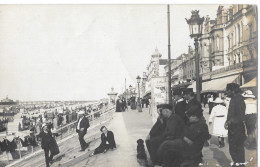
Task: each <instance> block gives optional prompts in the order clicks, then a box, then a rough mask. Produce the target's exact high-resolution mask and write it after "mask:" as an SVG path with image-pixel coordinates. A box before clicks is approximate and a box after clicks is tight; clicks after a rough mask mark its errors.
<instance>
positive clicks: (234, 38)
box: [233, 26, 237, 45]
mask: <svg viewBox="0 0 260 167" xmlns="http://www.w3.org/2000/svg"><path fill="white" fill-rule="evenodd" d="M236 36H237V29H236V26H234V36H233V45H236V44H237V40H236Z"/></svg>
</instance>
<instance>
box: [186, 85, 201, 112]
mask: <svg viewBox="0 0 260 167" xmlns="http://www.w3.org/2000/svg"><path fill="white" fill-rule="evenodd" d="M183 97H184V100H186V103H187V105H186V110H188V109H189V108H191V107H192V106H195V105H198V106H200V107H201V104H200V102H199V101H198V100H197V99H196V97H195V94H194V92H193V89H192V88H187V89H185V90H183Z"/></svg>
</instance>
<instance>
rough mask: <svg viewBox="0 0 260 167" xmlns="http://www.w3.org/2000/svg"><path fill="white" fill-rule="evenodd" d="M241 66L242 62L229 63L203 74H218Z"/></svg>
mask: <svg viewBox="0 0 260 167" xmlns="http://www.w3.org/2000/svg"><path fill="white" fill-rule="evenodd" d="M242 67H243V63H242V62H241V63H237V64H233V65H230V66H227V67H223V68H220V69H218V70H215V71H212V72H208V73H205V74H203V75H216V74H220V73H223V72H227V71H231V70H235V69H239V68H242Z"/></svg>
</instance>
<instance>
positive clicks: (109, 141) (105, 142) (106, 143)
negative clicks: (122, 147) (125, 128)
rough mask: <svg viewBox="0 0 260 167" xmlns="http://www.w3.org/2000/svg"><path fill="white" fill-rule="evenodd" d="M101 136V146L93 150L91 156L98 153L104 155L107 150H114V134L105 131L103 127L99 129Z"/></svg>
mask: <svg viewBox="0 0 260 167" xmlns="http://www.w3.org/2000/svg"><path fill="white" fill-rule="evenodd" d="M100 131H101V132H102V134H101V144H100V145H99V146H98V147H97V148H96V149H95V151H94V153H92V154H90V156H93V155H95V154H99V153H106V152H107V151H108V149H111V150H113V149H114V148H116V142H115V138H114V133H113V132H112V131H109V130H107V128H106V127H105V126H102V127H101V128H100Z"/></svg>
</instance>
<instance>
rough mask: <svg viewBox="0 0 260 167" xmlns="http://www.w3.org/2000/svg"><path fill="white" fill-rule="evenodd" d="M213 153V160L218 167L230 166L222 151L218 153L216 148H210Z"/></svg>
mask: <svg viewBox="0 0 260 167" xmlns="http://www.w3.org/2000/svg"><path fill="white" fill-rule="evenodd" d="M210 150H211V151H212V152H213V159H215V160H217V162H218V163H219V165H220V166H223V167H224V166H230V163H231V161H230V160H229V159H228V158H227V157H226V155H225V153H224V152H223V151H220V150H219V149H217V148H210Z"/></svg>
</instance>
